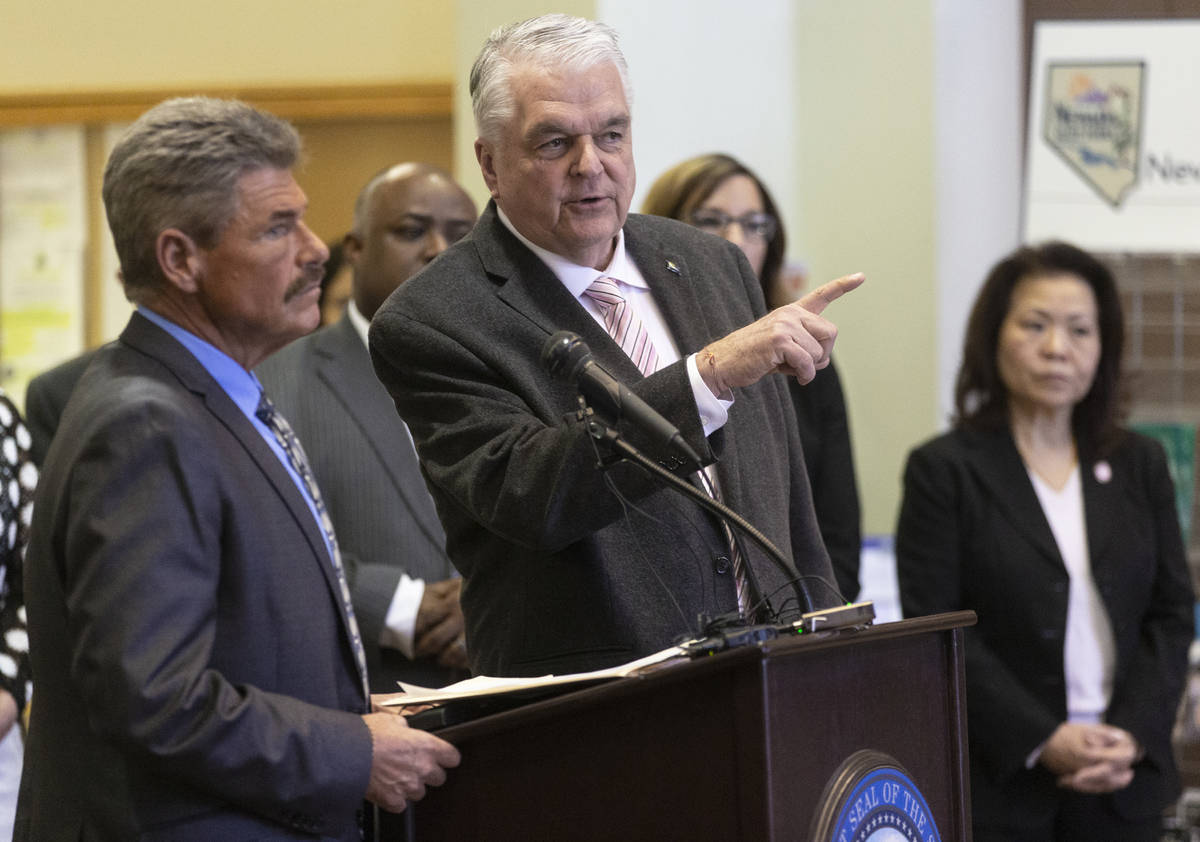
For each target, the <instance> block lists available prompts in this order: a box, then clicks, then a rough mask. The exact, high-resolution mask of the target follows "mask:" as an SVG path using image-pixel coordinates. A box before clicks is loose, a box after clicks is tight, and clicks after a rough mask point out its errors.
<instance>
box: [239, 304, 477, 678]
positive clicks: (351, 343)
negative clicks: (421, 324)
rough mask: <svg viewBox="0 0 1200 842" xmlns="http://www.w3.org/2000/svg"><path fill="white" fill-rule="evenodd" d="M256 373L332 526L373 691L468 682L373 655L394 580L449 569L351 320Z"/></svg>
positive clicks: (424, 493)
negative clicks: (291, 433)
mask: <svg viewBox="0 0 1200 842" xmlns="http://www.w3.org/2000/svg"><path fill="white" fill-rule="evenodd" d="M255 373H256V374H257V375H258V376H259V378H260V379H261V380H262V383H263V386H264V388H265V389H266V391H267V394H268V395H270V397H271V400H272V401H273V402H274V404H275V407H276V408H277V409H278V410H279V411H280V412H281V413H282V414H283V416H284V417H285V418H287V419H288V422H289V423H290V424H291V425H292V428H293V429H294V430H295V431H296V435H297V436H299V438H300V441H301V443H302V444H303V445H304V450H305V452H306V453H307V454H308V459H309V462H310V463H311V464H312V468H313V475H314V476H315V477H316V478H317V484H318V485H319V486H320V488H321V496H322V497H323V498H324V500H325V507H326V508H327V509H328V510H329V517H330V518H331V519H332V520H333V528H334V530H335V532H336V533H337V537H338V544H339V545H340V547H341V549H342V555H343V558H344V560H345V563H346V575H347V578H348V579H349V580H350V595H351V598H352V600H353V602H354V613H355V615H356V616H357V618H358V626H359V630H360V631H361V632H362V638H363V645H364V647H365V648H366V651H367V668H368V671H369V673H370V677H371V689H372V690H373V691H374V692H377V693H394V692H396V690H397V689H398V688H397V686H396V682H397V681H399V680H401V679H403V680H404V681H408V682H411V683H413V684H419V685H422V686H441V685H442V684H446V683H448V682H449V681H451V680H456V679H458V678H462V677H465V676H463V675H458V674H457V672H456V671H454V670H449V669H446V668H444V667H439V666H438V665H437V662H436V661H435V660H434V659H432V658H426V659H421V660H418V661H415V662H414V661H409V660H408V659H407V658H405V657H404V656H403V655H402V654H401V653H400V652H399V651H397V650H395V649H384V648H382V647H380V646H379V635H380V632H381V631H382V630H383V626H384V620H385V619H386V617H387V610H388V607H389V606H390V605H391V601H392V596H393V595H394V594H395V592H396V586H397V585H398V584H399V582H400V574H402V573H407V574H408V575H410V576H412V577H414V578H417V579H425V580H428V581H439V580H442V579H448V578H450V576H451V575H453V573H454V568H453V566H452V565H451V564H450V559H449V558H448V557H447V555H446V549H445V546H446V536H445V533H443V532H442V525H441V523H439V522H438V519H437V511H436V510H435V509H434V507H433V501H432V500H431V499H430V497H429V492H428V490H426V488H425V480H424V479H423V478H422V476H421V469H420V466H419V465H418V463H417V454H416V451H415V450H413V446H412V443H411V441H410V439H409V435H408V431H407V430H405V429H404V422H403V421H401V420H400V417H399V416H398V415H396V407H395V405H394V404H393V403H392V399H391V398H390V397H388V393H387V391H386V390H385V389H384V388H383V386H382V385H381V384H380V382H379V380H378V379H377V378H376V377H375V371H374V369H372V368H371V357H370V355H369V354H368V353H367V346H366V345H365V344H364V343H363V340H362V338H361V337H360V336H359V334H358V331H357V330H356V329H355V327H354V323H353V322H351V321H350V317H349V316H342V318H341V319H340V320H339V321H338V322H337V323H336V324H333V325H330V326H329V327H326V328H322V329H321V330H318V331H317V332H316V333H312V334H309V335H308V336H305V337H303V338H302V339H297V340H296V341H295V342H293V343H292V344H290V345H288V346H287V347H286V348H284V349H283V350H281V351H279V352H277V353H275V354H272V355H271V356H270V357H268V358H267V359H266V360H264V361H263V363H262V365H260V366H259V367H258V368H257V369H256V370H255Z"/></svg>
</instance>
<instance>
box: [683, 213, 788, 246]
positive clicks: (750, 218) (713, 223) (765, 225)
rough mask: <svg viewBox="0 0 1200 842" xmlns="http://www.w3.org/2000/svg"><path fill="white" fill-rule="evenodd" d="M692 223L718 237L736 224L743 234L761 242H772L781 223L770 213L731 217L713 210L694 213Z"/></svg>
mask: <svg viewBox="0 0 1200 842" xmlns="http://www.w3.org/2000/svg"><path fill="white" fill-rule="evenodd" d="M691 221H692V224H693V225H695V226H696V227H697V228H699V229H701V230H702V231H708V232H709V233H710V234H717V235H720V234H722V233H724V232H725V229H726V228H728V227H729V226H730V225H732V224H733V223H735V222H736V223H737V224H738V226H739V227H740V228H741V229H742V233H743V234H745V235H746V236H747V237H754V238H755V239H759V240H770V239H771V238H772V237H774V236H775V231H776V230H777V229H778V228H779V221H778V220H776V219H775V217H773V216H771V214H769V213H745V214H742V215H741V216H730V215H729V214H727V213H724V212H723V211H719V210H713V209H712V208H701V209H700V210H695V211H692V220H691Z"/></svg>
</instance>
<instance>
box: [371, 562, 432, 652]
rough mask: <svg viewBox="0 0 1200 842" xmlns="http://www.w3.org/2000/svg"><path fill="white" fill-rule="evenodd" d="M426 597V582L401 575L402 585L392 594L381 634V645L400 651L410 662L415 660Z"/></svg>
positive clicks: (404, 574)
mask: <svg viewBox="0 0 1200 842" xmlns="http://www.w3.org/2000/svg"><path fill="white" fill-rule="evenodd" d="M423 596H425V582H424V581H423V580H421V579H413V578H410V577H409V576H408V574H406V573H401V574H400V584H398V585H396V592H395V593H394V594H392V602H391V604H390V605H389V606H388V612H387V617H386V618H385V619H384V621H383V631H381V632H380V633H379V645H380V646H386V647H387V648H389V649H399V650H400V653H401V654H402V655H404V657H406V658H408V659H409V660H410V661H411V660H414V658H413V643H414V638H415V637H416V635H417V612H418V611H420V609H421V598H422V597H423Z"/></svg>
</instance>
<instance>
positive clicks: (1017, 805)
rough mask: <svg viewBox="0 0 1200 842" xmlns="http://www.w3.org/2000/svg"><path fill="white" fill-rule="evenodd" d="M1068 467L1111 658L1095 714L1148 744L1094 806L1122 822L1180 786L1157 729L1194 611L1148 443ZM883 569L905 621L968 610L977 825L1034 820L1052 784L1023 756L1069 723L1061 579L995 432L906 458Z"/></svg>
mask: <svg viewBox="0 0 1200 842" xmlns="http://www.w3.org/2000/svg"><path fill="white" fill-rule="evenodd" d="M1080 449H1081V452H1082V453H1084V454H1086V452H1087V448H1086V447H1081V448H1080ZM1098 465H1101V467H1099V469H1098V468H1097V466H1098ZM1102 465H1107V466H1108V467H1107V469H1106V468H1104V467H1103V466H1102ZM1080 473H1081V479H1082V485H1083V498H1084V513H1085V519H1086V523H1087V541H1088V550H1089V553H1090V557H1091V566H1092V572H1093V575H1094V577H1095V579H1096V584H1097V587H1098V589H1099V592H1100V596H1101V598H1102V600H1103V602H1104V606H1105V608H1106V610H1107V612H1108V617H1109V621H1110V622H1111V624H1112V630H1113V636H1114V638H1115V642H1116V649H1117V652H1116V671H1115V676H1114V682H1113V692H1112V700H1111V703H1110V705H1109V708H1108V711H1107V713H1106V715H1105V720H1106V721H1107V722H1109V723H1111V724H1113V725H1117V726H1119V727H1121V728H1124V729H1126V730H1128V731H1129V732H1131V733H1132V734H1133V735H1134V737H1136V738H1137V740H1138V741H1139V742H1140V743H1141V745H1142V746H1144V747H1145V750H1146V756H1145V759H1144V760H1142V761H1141V762H1140V763H1138V764H1137V766H1136V767H1135V772H1134V779H1133V783H1132V784H1130V786H1128V787H1127V788H1125V789H1123V790H1121V791H1119V792H1117V793H1114V794H1113V795H1111V796H1107V797H1110V798H1111V799H1112V801H1113V804H1114V806H1115V808H1116V809H1117V810H1118V812H1120V813H1121V814H1123V815H1124V816H1126V817H1127V818H1130V819H1137V818H1145V817H1151V816H1153V815H1155V814H1157V813H1159V812H1160V811H1161V810H1162V808H1163V807H1164V806H1165V805H1166V804H1167V803H1168V802H1169V801H1171V800H1172V799H1173V798H1175V797H1176V796H1177V795H1178V793H1179V779H1178V775H1177V773H1176V769H1175V763H1174V760H1173V759H1172V754H1171V728H1172V726H1173V724H1174V721H1175V712H1176V708H1177V706H1178V703H1179V697H1180V692H1181V690H1182V687H1183V681H1184V677H1185V673H1186V669H1187V650H1188V646H1189V644H1190V643H1191V640H1192V616H1193V604H1194V602H1195V599H1194V597H1193V595H1192V585H1191V581H1190V578H1189V574H1188V569H1187V564H1186V559H1185V556H1184V548H1183V541H1182V538H1181V535H1180V530H1179V523H1178V520H1177V517H1176V513H1175V497H1174V491H1173V487H1172V484H1171V479H1170V475H1169V473H1168V471H1167V464H1166V458H1165V456H1164V454H1163V450H1162V447H1161V446H1160V445H1159V444H1158V443H1157V442H1155V441H1153V440H1151V439H1148V438H1146V437H1144V436H1140V435H1137V434H1135V433H1129V434H1127V435H1126V436H1125V437H1124V439H1123V440H1122V443H1121V444H1120V445H1119V446H1118V447H1117V448H1116V449H1115V450H1114V452H1113V453H1111V454H1110V455H1109V456H1108V457H1107V458H1106V459H1104V460H1096V459H1089V458H1087V457H1086V456H1085V455H1081V459H1080ZM896 564H897V570H898V574H899V582H900V596H901V603H902V605H903V609H904V613H905V615H906V616H910V617H911V616H917V615H921V614H932V613H936V612H939V611H950V610H955V609H962V608H969V609H973V610H974V611H976V612H977V613H978V615H979V623H978V625H976V626H975V627H973V628H969V629H967V630H966V671H967V706H968V722H969V734H970V749H971V771H972V777H971V794H972V800H973V812H974V818H975V820H976V821H977V822H979V823H987V824H993V825H994V824H997V823H1008V824H1011V825H1015V826H1019V825H1020V824H1021V821H1022V818H1027V819H1028V820H1031V821H1032V820H1036V819H1037V818H1038V817H1044V816H1046V815H1047V814H1048V813H1049V812H1050V811H1052V810H1053V809H1054V807H1055V803H1056V800H1057V799H1058V798H1059V797H1060V795H1061V792H1062V791H1061V790H1059V789H1058V788H1057V787H1056V786H1055V783H1054V780H1053V777H1052V776H1051V775H1050V774H1049V773H1048V772H1047V771H1046V770H1045V769H1043V768H1042V767H1041V766H1035V768H1034V769H1032V770H1026V769H1025V760H1026V758H1027V757H1028V756H1029V755H1030V754H1031V753H1032V752H1033V751H1034V750H1035V749H1036V748H1037V747H1038V746H1039V745H1041V744H1042V743H1043V742H1044V741H1045V740H1046V739H1047V738H1048V737H1049V736H1050V734H1051V733H1052V732H1053V730H1054V729H1055V728H1056V727H1057V726H1058V725H1059V724H1060V723H1061V722H1063V721H1065V720H1066V717H1067V701H1066V687H1065V679H1064V673H1063V643H1064V638H1065V633H1066V615H1067V598H1068V586H1069V577H1068V575H1067V571H1066V568H1065V566H1064V565H1063V562H1062V558H1061V556H1060V555H1059V552H1058V547H1057V545H1056V543H1055V540H1054V537H1053V534H1052V533H1051V531H1050V525H1049V523H1048V521H1047V520H1046V517H1045V515H1044V514H1043V512H1042V508H1041V505H1040V503H1039V501H1038V499H1037V495H1036V492H1035V491H1034V488H1033V484H1032V482H1031V481H1030V479H1029V475H1028V473H1027V472H1026V469H1025V466H1024V463H1023V462H1022V461H1021V457H1020V455H1019V454H1018V453H1017V449H1016V446H1015V445H1014V443H1013V440H1012V437H1011V436H1010V435H1009V433H1008V432H1007V431H1004V432H997V433H981V432H968V431H961V430H960V431H954V432H951V433H947V434H946V435H943V436H941V437H940V438H937V439H934V440H933V441H931V442H929V443H927V444H925V445H923V446H922V447H920V448H918V449H916V450H915V451H913V453H912V454H911V455H910V456H909V460H908V467H907V469H906V471H905V475H904V500H903V503H902V506H901V511H900V520H899V525H898V526H897V529H896Z"/></svg>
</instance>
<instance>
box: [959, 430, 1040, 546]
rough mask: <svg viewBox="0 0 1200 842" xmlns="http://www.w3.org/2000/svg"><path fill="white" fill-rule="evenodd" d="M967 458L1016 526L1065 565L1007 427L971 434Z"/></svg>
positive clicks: (993, 499)
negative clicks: (997, 430)
mask: <svg viewBox="0 0 1200 842" xmlns="http://www.w3.org/2000/svg"><path fill="white" fill-rule="evenodd" d="M968 458H969V459H970V464H971V469H972V471H973V473H974V474H975V476H976V478H977V479H978V480H979V482H980V484H981V485H982V486H983V487H984V488H986V489H987V491H988V494H989V496H990V497H991V499H992V501H993V502H994V504H995V506H996V508H998V509H999V510H1000V511H1001V512H1003V513H1004V516H1005V517H1006V518H1007V519H1008V521H1009V523H1011V524H1012V526H1013V528H1015V529H1016V530H1017V531H1018V532H1020V533H1021V534H1022V535H1024V536H1025V537H1026V538H1027V539H1028V540H1029V541H1030V543H1032V544H1033V545H1034V546H1035V547H1037V549H1038V551H1039V552H1041V554H1042V555H1043V556H1045V558H1046V559H1047V561H1050V562H1052V563H1054V564H1056V565H1057V566H1059V567H1063V566H1064V565H1063V561H1062V556H1061V555H1060V554H1059V552H1058V544H1057V542H1055V540H1054V533H1053V532H1051V531H1050V523H1049V521H1047V520H1046V513H1045V512H1044V511H1042V505H1041V502H1040V501H1039V500H1038V498H1037V492H1036V491H1034V488H1033V481H1032V480H1030V478H1029V473H1028V471H1027V470H1026V468H1025V463H1024V462H1023V461H1021V455H1020V454H1019V453H1018V452H1017V446H1016V444H1015V443H1014V442H1013V439H1012V436H1011V435H1010V434H1009V433H1008V431H1007V430H1005V431H1002V432H996V433H974V434H972V435H971V437H970V454H969V457H968Z"/></svg>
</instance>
